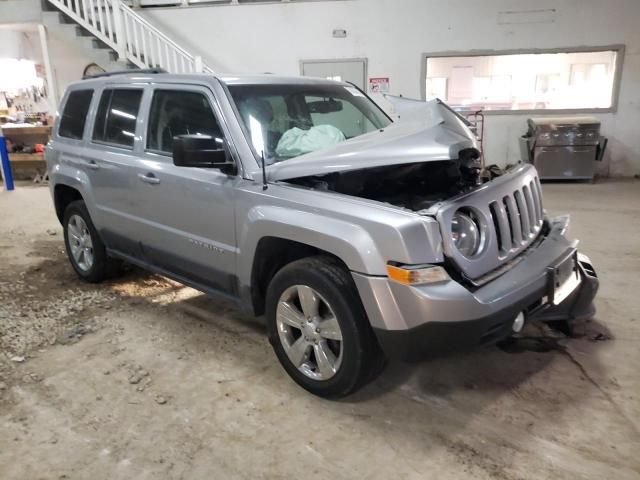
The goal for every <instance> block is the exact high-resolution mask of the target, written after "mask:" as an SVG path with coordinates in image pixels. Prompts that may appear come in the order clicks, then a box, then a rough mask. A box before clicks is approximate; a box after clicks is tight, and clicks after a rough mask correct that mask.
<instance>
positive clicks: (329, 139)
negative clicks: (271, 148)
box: [276, 125, 345, 158]
mask: <svg viewBox="0 0 640 480" xmlns="http://www.w3.org/2000/svg"><path fill="white" fill-rule="evenodd" d="M344 141H345V136H344V134H343V133H342V132H341V131H340V130H339V129H337V128H336V127H334V126H333V125H318V126H316V127H311V128H310V129H309V130H302V129H300V128H298V127H294V128H292V129H290V130H287V131H286V132H284V134H283V135H282V138H280V141H279V142H278V145H277V146H276V155H277V156H279V157H285V158H286V157H297V156H299V155H304V154H305V153H311V152H315V151H317V150H322V149H323V148H327V147H330V146H332V145H335V144H337V143H340V142H344Z"/></svg>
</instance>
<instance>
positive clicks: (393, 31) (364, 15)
mask: <svg viewBox="0 0 640 480" xmlns="http://www.w3.org/2000/svg"><path fill="white" fill-rule="evenodd" d="M540 9H555V10H556V11H555V13H554V14H551V15H550V17H551V18H552V21H551V22H547V23H531V24H509V25H503V24H499V23H498V17H499V12H504V11H518V10H540ZM141 12H142V13H143V15H144V16H145V17H146V18H147V19H149V20H150V21H151V22H152V23H154V24H155V25H157V26H158V27H160V28H162V29H163V30H164V31H165V32H166V33H167V34H168V35H169V36H171V37H173V38H174V39H175V40H177V41H179V43H181V44H183V45H184V46H185V47H186V48H188V49H189V50H191V51H193V52H196V53H200V54H202V55H203V57H204V58H205V60H206V61H208V63H209V64H210V65H211V66H213V67H214V68H218V69H219V70H222V71H227V72H273V73H277V74H286V75H298V74H300V66H299V62H300V60H302V59H326V58H353V57H366V58H368V60H369V76H370V77H375V76H384V77H390V79H391V90H392V92H391V93H393V94H402V95H404V96H406V97H413V98H420V95H421V84H422V77H421V62H422V55H421V54H423V53H425V52H441V51H452V50H453V51H469V50H473V49H496V50H500V49H516V48H557V47H575V46H583V45H593V46H601V45H612V44H625V45H626V55H625V59H624V65H623V72H622V82H621V89H620V98H619V105H618V111H617V112H616V113H612V114H600V115H598V117H599V118H600V119H601V120H602V129H603V133H604V134H605V135H607V136H609V137H610V143H609V148H610V150H609V154H610V155H609V156H610V158H608V159H607V165H605V166H603V167H604V170H605V173H607V171H608V172H609V173H610V174H611V175H634V174H638V173H640V0H608V1H603V0H537V1H536V2H531V1H530V0H483V1H477V0H447V1H445V0H345V1H326V2H301V3H293V2H292V3H289V4H265V5H246V4H245V5H236V6H233V5H230V6H209V7H191V8H162V9H147V10H142V11H141ZM336 28H341V29H346V30H347V32H348V36H347V38H343V39H336V38H332V30H333V29H336ZM381 104H382V102H381ZM525 129H526V116H520V115H492V116H490V117H488V119H487V128H486V145H485V154H486V157H487V161H488V162H489V163H498V164H501V165H505V164H507V163H513V162H516V161H517V160H518V159H519V158H520V155H519V149H518V140H517V139H518V136H519V135H521V134H522V133H524V131H525Z"/></svg>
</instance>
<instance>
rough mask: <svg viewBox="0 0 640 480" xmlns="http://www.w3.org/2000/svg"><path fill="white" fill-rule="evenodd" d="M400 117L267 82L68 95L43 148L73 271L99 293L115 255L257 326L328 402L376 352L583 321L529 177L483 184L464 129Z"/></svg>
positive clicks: (302, 84) (449, 114) (572, 278)
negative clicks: (532, 324) (261, 324)
mask: <svg viewBox="0 0 640 480" xmlns="http://www.w3.org/2000/svg"><path fill="white" fill-rule="evenodd" d="M401 106H402V104H399V107H398V110H399V111H403V110H402V108H401ZM410 107H411V108H407V109H405V110H406V111H407V113H406V115H403V114H401V119H400V121H397V122H393V121H392V120H391V119H390V118H389V117H388V116H387V115H386V114H385V113H384V111H383V110H382V109H380V108H379V107H378V106H377V105H376V104H375V103H374V102H373V101H372V100H371V99H369V98H368V97H367V95H366V94H364V93H363V92H362V91H360V90H359V89H357V88H356V87H354V86H353V85H350V84H347V83H341V82H335V81H328V80H320V79H309V78H282V77H276V76H271V75H263V76H220V77H215V76H210V75H206V76H205V75H169V74H164V73H158V72H155V71H137V72H136V71H134V72H129V73H122V72H121V73H119V74H107V75H104V76H99V77H93V78H89V79H85V80H83V81H80V82H77V83H74V84H73V85H71V86H70V87H69V88H68V90H67V92H66V94H65V96H64V99H63V101H62V105H61V109H60V115H59V118H58V119H57V122H56V127H55V129H54V136H53V140H52V141H51V142H50V144H49V145H48V147H47V163H48V168H49V175H50V179H51V181H50V185H51V192H52V195H53V200H54V203H55V209H56V212H57V215H58V218H59V219H60V221H61V222H62V225H63V226H64V231H65V244H66V249H67V254H68V256H69V259H70V261H71V265H72V266H73V268H74V269H75V271H76V272H77V274H78V275H79V276H80V277H81V278H82V279H84V280H86V281H89V282H99V281H101V280H102V279H104V278H106V277H107V276H108V275H111V274H112V273H114V272H116V271H117V267H118V263H119V262H121V261H126V262H129V263H131V264H134V265H138V266H140V267H143V268H145V269H148V270H151V271H153V272H157V273H159V274H162V275H165V276H167V277H170V278H173V279H176V280H178V281H180V282H182V283H184V284H186V285H190V286H192V287H194V288H196V289H198V290H201V291H203V292H206V293H208V294H213V295H222V296H224V297H226V298H230V299H232V300H234V301H236V302H237V303H238V305H239V306H240V307H241V308H242V309H244V310H246V311H248V312H251V313H252V314H254V315H257V316H260V315H264V316H265V317H266V321H267V326H268V334H269V340H270V341H271V343H272V345H273V348H274V350H275V353H276V355H277V357H278V359H279V360H280V362H281V364H282V366H283V367H284V369H285V370H286V371H287V372H288V374H289V375H290V376H291V377H292V378H293V379H294V380H295V381H296V382H297V383H298V384H300V385H301V386H302V387H304V388H305V389H307V390H309V391H311V392H313V393H315V394H317V395H320V396H324V397H340V396H344V395H347V394H349V393H351V392H353V391H355V390H356V389H358V388H359V387H361V386H362V385H364V384H365V383H366V382H367V381H369V380H371V379H372V378H374V376H375V375H376V374H377V373H378V372H379V371H380V370H381V368H382V366H383V365H384V359H385V358H389V357H392V356H399V357H402V358H405V359H412V358H416V357H420V356H424V355H433V354H436V353H440V352H443V351H445V350H451V349H454V348H460V347H472V346H474V345H479V344H486V343H492V342H497V341H499V340H502V339H504V338H506V337H508V336H510V335H511V334H513V332H514V331H515V332H518V331H520V329H521V328H522V326H523V324H524V322H526V321H532V320H542V321H564V322H568V321H570V320H572V319H574V318H576V317H578V316H587V315H590V314H592V313H593V307H592V300H593V297H594V295H595V293H596V290H597V287H598V280H597V278H596V274H595V271H594V268H593V266H592V265H591V263H590V261H589V260H588V258H586V257H585V256H583V255H581V254H579V253H578V252H577V250H576V242H571V241H569V240H567V239H566V238H565V236H564V234H565V231H566V228H567V223H568V219H567V217H559V218H553V219H550V218H547V217H546V216H545V212H544V210H543V207H542V192H541V189H540V183H539V181H538V177H537V174H536V171H535V169H534V168H533V166H531V165H521V166H519V167H517V168H515V169H512V170H510V171H508V172H507V173H506V174H504V175H501V176H498V177H497V178H493V179H491V180H489V179H487V178H484V175H483V172H481V169H480V168H479V163H478V157H479V152H478V149H477V143H476V139H475V137H474V135H473V134H472V133H471V131H470V130H469V128H468V126H467V125H466V124H465V122H464V120H463V119H462V118H461V117H460V116H458V115H457V114H456V113H455V112H453V111H452V110H450V109H449V108H448V107H447V106H446V105H444V104H442V103H441V102H437V101H435V102H421V103H420V105H418V106H416V105H415V103H414V104H413V105H411V106H410Z"/></svg>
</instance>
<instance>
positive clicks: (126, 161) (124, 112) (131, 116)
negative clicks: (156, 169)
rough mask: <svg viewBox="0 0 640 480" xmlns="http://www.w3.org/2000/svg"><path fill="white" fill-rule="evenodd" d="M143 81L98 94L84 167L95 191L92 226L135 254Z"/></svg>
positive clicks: (114, 245) (138, 227)
mask: <svg viewBox="0 0 640 480" xmlns="http://www.w3.org/2000/svg"><path fill="white" fill-rule="evenodd" d="M144 88H145V87H144V86H135V87H134V86H131V87H129V86H126V87H125V86H115V85H114V86H111V85H107V86H105V87H104V88H103V89H102V90H98V91H96V94H97V95H99V100H98V104H97V108H96V109H95V113H94V121H93V128H92V131H91V134H90V137H89V138H90V140H89V142H88V144H87V147H86V149H85V153H84V157H85V162H86V169H87V170H86V171H87V173H88V175H89V179H90V182H91V187H92V189H93V192H94V202H95V206H96V210H97V213H96V220H97V221H96V224H97V225H96V226H97V228H98V229H99V231H100V234H101V236H102V238H103V239H104V241H105V243H106V244H107V246H108V247H109V248H111V249H114V250H117V251H119V252H121V253H124V254H126V255H130V256H135V257H139V256H140V251H139V248H138V241H139V238H140V234H141V233H140V232H141V228H142V227H143V224H142V223H141V221H140V218H139V208H138V205H137V199H136V197H135V187H136V182H135V180H134V179H135V165H136V162H137V153H136V150H137V149H138V148H140V147H141V145H139V143H140V134H139V133H138V130H139V128H141V127H139V126H138V123H139V122H138V119H139V112H140V105H141V103H142V99H143V96H144Z"/></svg>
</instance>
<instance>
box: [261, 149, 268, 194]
mask: <svg viewBox="0 0 640 480" xmlns="http://www.w3.org/2000/svg"><path fill="white" fill-rule="evenodd" d="M260 159H261V160H262V190H266V189H267V188H269V185H267V169H266V168H265V166H264V150H262V152H261V155H260Z"/></svg>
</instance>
